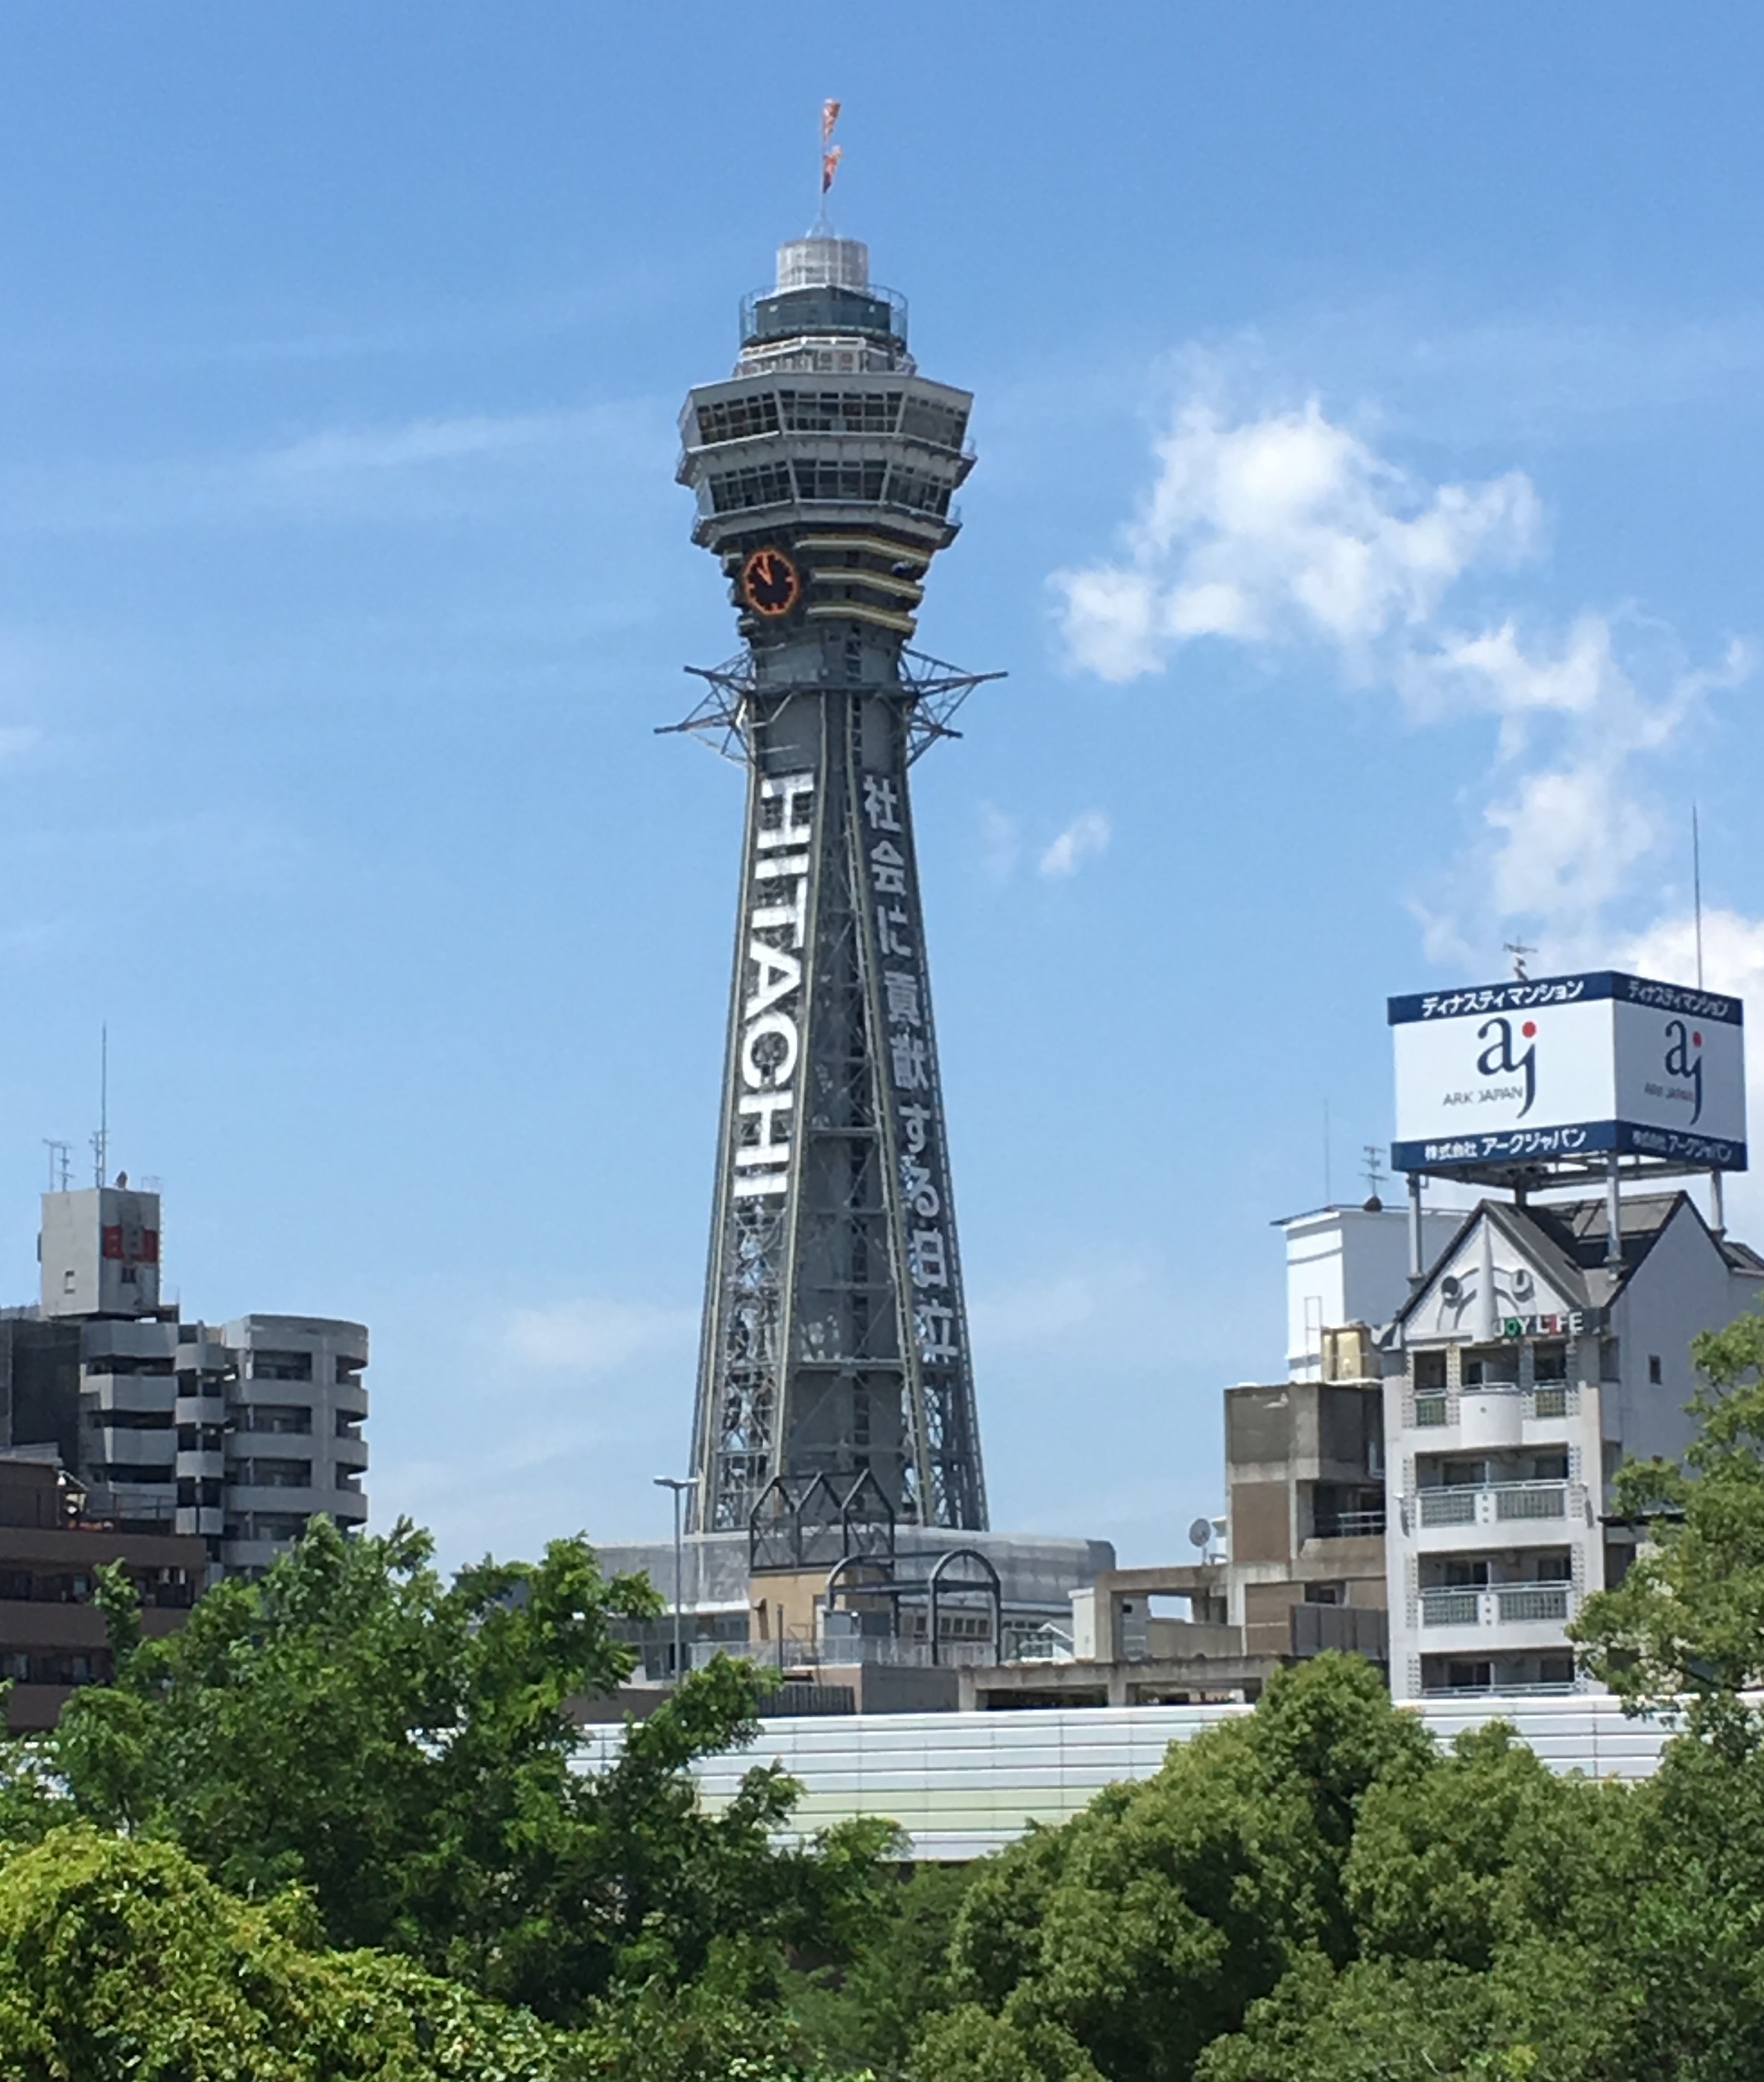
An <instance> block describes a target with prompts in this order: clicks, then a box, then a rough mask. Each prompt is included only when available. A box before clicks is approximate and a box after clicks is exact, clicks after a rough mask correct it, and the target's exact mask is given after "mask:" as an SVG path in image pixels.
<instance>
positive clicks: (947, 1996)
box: [787, 1865, 984, 2071]
mask: <svg viewBox="0 0 1764 2082" xmlns="http://www.w3.org/2000/svg"><path fill="white" fill-rule="evenodd" d="M983 1869H984V1867H983V1866H980V1865H972V1866H970V1865H921V1866H920V1867H919V1868H918V1869H917V1870H916V1871H914V1872H911V1873H902V1875H901V1879H900V1882H899V1884H897V1886H893V1887H890V1888H888V1889H885V1890H884V1892H883V1894H882V1895H881V1896H880V1899H879V1903H878V1911H879V1912H878V1915H877V1917H876V1922H875V1924H873V1926H872V1927H871V1929H870V1930H869V1932H867V1934H866V1937H865V1939H864V1941H863V1942H862V1943H861V1944H859V1945H857V1946H855V1947H853V1948H851V1949H850V1955H849V1957H847V1958H846V1959H845V1960H844V1961H843V1962H842V1963H840V1964H838V1965H836V1966H827V1967H823V1968H821V1969H820V1970H818V1971H815V1972H810V1973H799V1974H797V1975H794V1976H793V1977H792V1980H791V1985H790V1986H789V1987H788V1989H787V2000H788V2003H789V2006H790V2008H791V2009H792V2010H793V2011H794V2012H795V2014H796V2015H797V2016H798V2017H800V2019H801V2020H802V2022H803V2025H804V2029H806V2031H807V2033H808V2036H809V2038H811V2039H812V2041H813V2042H814V2043H815V2044H816V2045H817V2046H819V2047H820V2048H821V2050H822V2052H823V2053H824V2054H825V2055H826V2057H827V2058H828V2059H829V2060H831V2061H832V2062H833V2063H835V2064H836V2065H839V2064H843V2065H846V2066H863V2065H864V2064H867V2063H874V2064H875V2065H876V2066H877V2067H881V2068H883V2069H884V2070H889V2071H893V2070H896V2069H898V2068H901V2067H904V2066H905V2063H906V2060H907V2057H908V2055H909V2054H910V2052H911V2051H912V2049H913V2046H914V2043H915V2042H916V2041H917V2040H918V2037H919V2035H920V2034H921V2033H922V2031H923V2030H924V2029H925V2025H926V2020H927V2019H928V2018H931V2017H935V2016H937V2015H938V2014H939V2013H940V2012H943V2011H944V2010H946V2009H947V2008H950V2007H951V2005H952V2002H953V2000H954V1994H953V1990H952V1985H951V1979H952V1962H951V1958H950V1941H951V1939H952V1937H953V1936H954V1933H955V1927H956V1916H957V1914H958V1912H959V1911H960V1907H961V1903H962V1897H963V1896H964V1894H965V1893H966V1892H967V1890H968V1886H969V1881H970V1879H971V1878H973V1877H974V1875H975V1874H976V1873H978V1872H980V1871H981V1870H983Z"/></svg>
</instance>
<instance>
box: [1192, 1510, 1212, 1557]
mask: <svg viewBox="0 0 1764 2082" xmlns="http://www.w3.org/2000/svg"><path fill="white" fill-rule="evenodd" d="M1212 1537H1213V1521H1212V1519H1210V1518H1197V1519H1196V1520H1195V1522H1194V1524H1192V1525H1191V1526H1190V1527H1189V1528H1188V1540H1189V1544H1190V1545H1191V1546H1195V1547H1198V1548H1200V1549H1201V1550H1202V1551H1203V1552H1205V1548H1206V1545H1207V1543H1208V1541H1209V1540H1211V1539H1212Z"/></svg>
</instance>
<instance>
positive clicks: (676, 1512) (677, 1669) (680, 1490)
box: [654, 1475, 698, 1684]
mask: <svg viewBox="0 0 1764 2082" xmlns="http://www.w3.org/2000/svg"><path fill="white" fill-rule="evenodd" d="M654 1480H655V1485H656V1488H657V1489H658V1490H673V1681H674V1683H675V1684H678V1683H679V1682H680V1680H681V1677H682V1674H683V1673H682V1669H681V1646H680V1607H681V1605H682V1603H683V1601H684V1599H685V1596H686V1590H685V1581H684V1573H683V1570H682V1558H681V1557H682V1548H681V1539H680V1499H681V1498H682V1495H683V1494H685V1493H686V1490H694V1489H696V1488H697V1487H698V1477H697V1476H696V1475H657V1476H656V1477H654Z"/></svg>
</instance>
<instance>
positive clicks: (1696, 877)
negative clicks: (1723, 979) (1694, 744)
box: [1690, 803, 1703, 990]
mask: <svg viewBox="0 0 1764 2082" xmlns="http://www.w3.org/2000/svg"><path fill="white" fill-rule="evenodd" d="M1690 908H1691V915H1692V916H1693V917H1694V919H1695V920H1696V926H1697V988H1698V989H1699V990H1701V989H1702V988H1703V833H1702V832H1701V830H1700V829H1699V826H1698V824H1697V806H1696V804H1695V803H1692V804H1691V805H1690Z"/></svg>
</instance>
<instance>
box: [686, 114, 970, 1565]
mask: <svg viewBox="0 0 1764 2082" xmlns="http://www.w3.org/2000/svg"><path fill="white" fill-rule="evenodd" d="M837 120H838V103H836V102H829V103H826V104H825V107H823V110H822V116H821V128H822V137H821V142H822V153H823V162H822V195H823V197H825V193H826V191H827V189H828V188H829V187H830V185H831V183H832V179H833V171H834V169H835V167H836V166H837V164H838V150H837V147H835V146H833V144H832V137H833V124H834V123H835V122H836V121H837ZM972 404H973V399H972V398H971V397H970V396H969V394H968V393H967V392H965V391H962V390H952V389H951V388H949V387H948V386H946V385H943V384H940V383H933V382H931V381H928V380H927V379H926V378H924V377H921V376H920V375H919V374H918V371H917V369H916V368H915V366H914V362H913V360H912V357H911V356H910V355H909V353H908V352H907V343H906V306H905V300H904V299H903V298H901V297H897V296H896V295H895V294H894V293H893V292H892V291H890V290H888V289H882V288H880V287H878V286H877V285H876V284H873V283H872V282H871V280H870V273H869V253H868V250H867V247H865V246H864V245H863V243H862V242H861V241H859V240H857V239H849V238H836V237H834V236H833V234H832V233H831V232H830V231H829V230H827V229H826V228H825V220H824V218H823V219H822V220H821V221H817V225H816V227H815V229H814V230H812V231H811V232H810V233H809V234H808V236H806V237H805V238H799V239H793V240H791V241H790V242H787V243H786V244H785V245H784V246H783V247H780V248H779V255H778V277H777V281H776V284H775V285H774V287H773V288H771V289H764V290H758V291H756V292H755V293H753V295H752V296H751V297H748V298H747V299H746V301H745V302H744V304H743V306H742V311H741V356H740V359H739V360H737V362H736V367H735V370H734V373H733V374H732V376H731V377H729V378H728V380H727V381H724V382H720V383H711V384H705V385H703V386H700V387H698V389H696V390H694V391H693V392H692V393H691V394H690V396H689V398H687V400H686V407H685V410H684V411H683V412H682V418H681V430H682V436H683V444H684V445H683V453H682V461H681V465H680V472H679V474H680V479H681V482H682V483H685V484H686V485H687V486H689V487H690V488H691V490H692V491H693V492H694V495H695V497H696V499H697V502H698V517H697V520H696V522H695V524H694V529H693V539H694V541H695V542H698V543H699V544H700V545H701V546H703V548H705V549H707V550H709V551H711V554H713V555H714V556H715V558H717V560H718V563H719V564H720V567H721V569H722V571H723V573H724V577H725V578H726V580H728V586H729V594H730V599H731V601H732V605H733V606H734V608H735V610H736V628H737V630H738V631H739V633H740V635H741V639H742V648H741V651H740V652H739V653H738V654H737V655H736V657H734V658H733V659H732V660H729V661H728V663H727V664H724V665H723V666H720V667H718V668H715V669H713V670H710V671H707V672H703V678H704V679H705V680H706V681H707V685H708V689H709V691H708V693H707V695H706V697H705V699H704V701H703V702H702V703H701V705H700V706H699V708H698V710H696V711H694V714H693V715H692V716H690V717H689V718H688V719H687V720H686V724H685V725H684V726H681V727H686V728H692V729H698V730H703V731H712V732H715V733H716V734H717V735H719V736H720V739H721V741H722V744H723V745H724V748H725V749H726V750H727V751H728V752H729V753H730V754H731V756H732V757H734V758H735V759H736V760H737V761H739V762H740V764H741V765H742V766H743V767H744V768H745V771H746V775H747V824H746V838H745V845H744V849H743V855H742V865H741V896H740V901H739V907H738V910H737V915H736V949H735V973H734V979H733V987H732V993H731V1001H730V1008H729V1024H728V1051H727V1059H726V1064H725V1069H724V1094H723V1109H722V1126H721V1133H720V1143H719V1151H718V1158H717V1173H716V1185H715V1206H714V1212H713V1216H712V1222H711V1254H710V1266H709V1272H708V1276H707V1283H706V1293H705V1305H704V1323H703V1339H702V1344H701V1351H700V1359H699V1372H698V1406H697V1417H696V1422H695V1425H694V1444H693V1470H694V1475H695V1476H696V1477H697V1478H698V1487H697V1489H696V1490H695V1491H694V1504H693V1509H694V1524H695V1526H696V1527H697V1528H698V1529H699V1530H735V1529H740V1528H745V1527H746V1526H747V1525H748V1524H749V1519H750V1516H751V1515H752V1514H753V1511H755V1510H756V1508H757V1507H759V1506H760V1505H761V1503H762V1498H766V1496H767V1494H768V1493H769V1492H770V1494H772V1496H773V1498H774V1501H776V1500H777V1496H776V1492H777V1487H778V1486H779V1485H780V1484H781V1485H783V1489H784V1491H785V1492H786V1500H787V1502H788V1503H789V1504H791V1506H794V1505H795V1504H796V1503H798V1502H801V1500H802V1498H803V1497H804V1494H805V1493H806V1491H807V1490H808V1489H810V1488H814V1487H816V1486H817V1485H824V1488H823V1489H822V1490H821V1495H822V1497H823V1499H824V1501H825V1504H826V1507H827V1509H828V1511H829V1515H831V1516H832V1517H833V1518H834V1519H837V1518H838V1515H839V1513H840V1511H842V1509H844V1508H846V1507H847V1506H849V1505H850V1504H851V1503H852V1502H853V1501H854V1499H855V1498H858V1497H859V1494H863V1496H866V1497H867V1498H870V1499H871V1500H872V1502H873V1499H874V1498H875V1496H876V1492H877V1491H878V1490H880V1493H881V1494H882V1496H883V1497H884V1498H886V1500H887V1504H888V1509H889V1510H890V1511H892V1512H893V1513H894V1514H895V1515H897V1516H900V1517H901V1518H903V1519H908V1520H912V1521H918V1522H920V1523H922V1524H932V1525H943V1526H949V1527H964V1528H976V1529H979V1528H984V1527H985V1524H986V1502H985V1482H984V1480H983V1477H982V1474H981V1456H980V1439H979V1431H978V1423H977V1416H976V1412H975V1406H974V1391H973V1367H972V1362H971V1359H970V1355H969V1344H968V1325H967V1313H966V1309H965V1305H964V1299H963V1292H962V1283H961V1266H960V1255H959V1253H958V1251H957V1248H956V1221H955V1211H954V1203H953V1195H952V1187H951V1181H950V1169H949V1152H948V1143H947V1136H946V1133H945V1126H944V1117H943V1085H942V1079H941V1077H940V1075H939V1068H938V1060H937V1047H936V1039H935V1030H934V1027H933V1025H932V1019H931V984H930V974H929V971H928V968H927V967H926V958H925V938H924V921H923V917H922V911H921V907H920V902H919V887H918V861H917V856H916V853H915V850H914V841H913V823H912V816H911V810H910V804H909V796H908V788H907V769H908V768H909V765H911V763H912V761H914V759H915V758H916V757H918V754H919V753H920V752H922V751H923V750H924V749H925V748H926V746H927V745H928V744H931V742H933V741H934V740H935V738H937V737H939V736H942V735H951V734H952V733H951V731H950V727H949V717H950V715H951V714H952V712H953V709H954V707H955V706H956V703H957V702H960V699H961V698H963V697H964V695H965V693H967V692H968V691H969V689H970V688H972V687H973V685H975V684H976V682H977V678H978V677H979V676H977V675H973V674H964V673H960V672H956V671H954V670H953V668H949V667H946V666H941V665H939V664H937V662H936V661H935V660H929V659H925V658H922V657H919V656H918V655H916V654H914V652H912V651H909V650H908V649H907V648H906V645H907V641H908V639H909V638H910V637H911V636H912V635H913V634H914V632H915V629H916V617H917V612H918V606H919V604H920V601H921V600H922V597H923V593H924V582H925V578H926V573H927V571H929V569H930V567H931V560H932V558H934V557H935V555H936V554H937V553H938V551H939V550H942V549H943V548H945V547H947V545H948V544H949V543H950V542H952V541H953V540H954V539H955V537H956V530H957V528H958V525H959V523H958V521H957V520H956V517H955V516H954V515H953V514H952V512H951V508H950V502H951V499H952V495H953V494H954V492H955V491H956V487H958V486H959V485H960V483H962V481H963V479H964V478H965V477H966V476H967V474H968V472H969V469H970V468H971V467H972V461H973V458H972V457H971V456H970V455H969V453H968V451H967V449H965V447H964V440H965V436H966V432H967V425H968V416H969V410H970V408H971V407H972Z"/></svg>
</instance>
